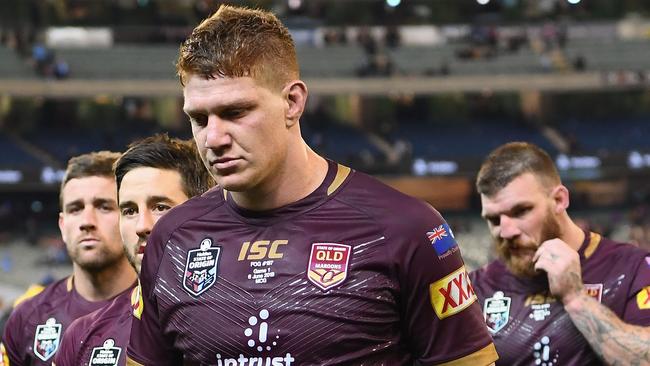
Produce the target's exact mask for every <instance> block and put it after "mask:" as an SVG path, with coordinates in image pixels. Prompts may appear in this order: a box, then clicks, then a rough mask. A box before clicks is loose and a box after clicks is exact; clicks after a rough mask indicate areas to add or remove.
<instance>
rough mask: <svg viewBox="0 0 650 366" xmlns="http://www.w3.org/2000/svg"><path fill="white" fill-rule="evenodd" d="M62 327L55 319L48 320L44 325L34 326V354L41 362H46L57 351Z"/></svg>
mask: <svg viewBox="0 0 650 366" xmlns="http://www.w3.org/2000/svg"><path fill="white" fill-rule="evenodd" d="M62 330H63V327H62V326H61V324H59V323H57V322H56V319H54V318H49V319H47V321H45V324H40V325H38V326H36V334H35V335H34V354H35V355H36V357H38V358H40V359H41V360H43V361H47V360H49V359H50V357H52V356H53V355H54V353H56V350H57V349H59V341H60V340H61V335H62V333H63V332H62Z"/></svg>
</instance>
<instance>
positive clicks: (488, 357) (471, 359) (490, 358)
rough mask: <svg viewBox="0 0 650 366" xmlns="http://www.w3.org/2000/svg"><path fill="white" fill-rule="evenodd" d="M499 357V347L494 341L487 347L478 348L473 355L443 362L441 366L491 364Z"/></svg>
mask: <svg viewBox="0 0 650 366" xmlns="http://www.w3.org/2000/svg"><path fill="white" fill-rule="evenodd" d="M498 359H499V355H498V354H497V349H496V348H495V347H494V343H490V344H488V345H487V346H486V347H485V348H483V349H481V350H478V351H476V352H474V353H472V354H471V355H467V356H465V357H463V358H459V359H457V360H453V361H449V362H445V363H441V364H440V366H476V365H491V364H492V363H493V362H495V361H496V360H498Z"/></svg>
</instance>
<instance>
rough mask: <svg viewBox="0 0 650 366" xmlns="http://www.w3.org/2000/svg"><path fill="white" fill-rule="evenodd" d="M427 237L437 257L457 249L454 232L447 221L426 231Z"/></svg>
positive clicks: (444, 255)
mask: <svg viewBox="0 0 650 366" xmlns="http://www.w3.org/2000/svg"><path fill="white" fill-rule="evenodd" d="M427 238H428V239H429V241H430V242H431V245H433V249H435V251H436V254H438V257H446V256H447V255H448V253H451V252H455V251H456V250H458V244H456V239H455V238H454V233H453V232H452V231H451V228H450V227H449V225H448V224H447V223H443V224H442V225H440V226H438V227H435V228H433V229H431V230H430V231H427Z"/></svg>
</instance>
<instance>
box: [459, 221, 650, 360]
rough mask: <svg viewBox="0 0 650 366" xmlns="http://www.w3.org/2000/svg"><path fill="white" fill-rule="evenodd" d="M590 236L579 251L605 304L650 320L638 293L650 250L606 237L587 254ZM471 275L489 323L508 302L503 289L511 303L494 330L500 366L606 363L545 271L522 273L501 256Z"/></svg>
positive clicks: (649, 279)
mask: <svg viewBox="0 0 650 366" xmlns="http://www.w3.org/2000/svg"><path fill="white" fill-rule="evenodd" d="M585 237H586V239H585V243H583V245H582V247H581V248H580V250H579V253H580V261H581V265H582V277H583V282H584V283H585V284H587V285H586V286H587V287H589V288H591V289H592V294H593V295H594V297H598V296H599V295H600V297H601V300H600V301H601V303H602V304H604V305H606V306H607V307H608V308H610V309H611V310H612V311H614V313H616V315H617V316H618V317H620V318H622V319H623V320H624V321H625V322H627V323H631V324H637V325H645V326H647V325H650V309H646V310H641V309H639V306H638V305H637V302H636V295H637V293H638V292H639V291H641V290H643V289H644V287H646V286H649V285H650V259H649V257H648V253H647V252H645V251H643V250H641V249H639V248H637V247H634V246H632V245H629V244H622V243H616V242H614V241H611V240H608V239H605V238H603V239H602V240H601V241H600V243H599V245H598V247H597V248H596V250H595V252H593V254H592V255H591V256H590V257H589V258H585V249H586V247H587V246H588V244H589V239H590V235H589V233H587V234H586V235H585ZM470 276H471V278H472V283H473V284H474V288H475V290H476V294H477V295H478V297H479V300H480V302H481V305H482V306H483V311H484V313H485V316H486V320H488V325H490V319H489V318H490V315H491V314H494V313H500V310H499V305H503V304H504V303H503V302H501V303H499V302H498V301H496V300H495V294H496V293H497V292H499V291H500V292H501V293H503V298H509V299H510V302H511V304H510V306H509V317H508V321H507V323H506V324H505V325H504V326H503V327H502V328H501V329H499V330H498V331H497V332H495V333H493V334H492V336H493V337H494V343H495V345H496V347H497V352H498V353H499V356H500V359H499V361H498V362H497V364H498V365H508V366H510V365H536V364H540V365H543V364H546V365H551V364H553V365H568V366H577V365H585V366H586V365H590V366H591V365H601V362H600V361H599V359H598V357H597V356H596V354H595V353H594V352H593V351H592V350H591V348H590V346H589V344H588V343H587V340H586V339H585V338H584V337H583V336H582V334H581V333H580V332H579V331H578V329H577V328H576V327H575V326H574V325H573V323H572V322H571V319H570V317H569V315H568V314H567V313H566V312H565V311H564V307H563V306H562V305H561V303H560V302H559V301H556V300H555V299H554V298H553V297H551V296H549V295H548V290H547V289H548V282H547V281H545V276H541V277H540V278H538V279H535V280H524V279H521V278H517V277H515V276H513V275H512V274H511V273H510V272H509V271H508V270H507V269H506V267H505V266H504V265H503V263H502V262H500V261H495V262H492V263H490V264H489V265H487V266H486V267H484V268H481V269H479V270H477V271H475V272H472V273H471V274H470ZM503 298H501V301H504V300H503ZM486 302H487V306H486ZM501 309H503V308H501ZM497 315H499V314H497Z"/></svg>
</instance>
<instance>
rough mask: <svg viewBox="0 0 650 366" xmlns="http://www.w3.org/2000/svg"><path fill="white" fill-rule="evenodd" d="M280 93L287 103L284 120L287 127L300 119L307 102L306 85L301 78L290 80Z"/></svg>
mask: <svg viewBox="0 0 650 366" xmlns="http://www.w3.org/2000/svg"><path fill="white" fill-rule="evenodd" d="M282 95H283V96H284V98H285V102H286V103H287V109H286V112H285V120H286V124H287V128H289V127H291V126H293V125H295V124H296V123H298V121H299V120H300V116H302V112H303V111H304V110H305V104H306V103H307V85H305V83H304V82H302V81H301V80H293V81H290V82H289V83H288V84H287V85H286V86H285V87H284V89H283V90H282Z"/></svg>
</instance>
